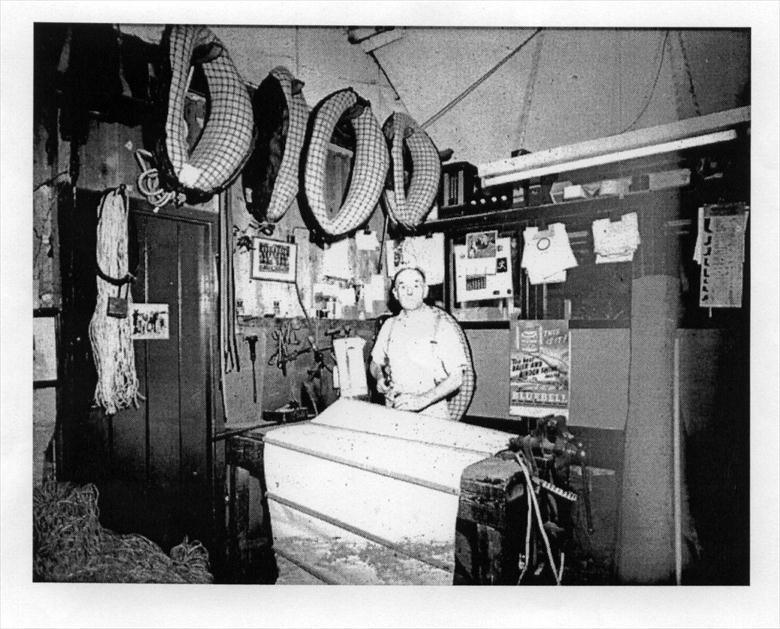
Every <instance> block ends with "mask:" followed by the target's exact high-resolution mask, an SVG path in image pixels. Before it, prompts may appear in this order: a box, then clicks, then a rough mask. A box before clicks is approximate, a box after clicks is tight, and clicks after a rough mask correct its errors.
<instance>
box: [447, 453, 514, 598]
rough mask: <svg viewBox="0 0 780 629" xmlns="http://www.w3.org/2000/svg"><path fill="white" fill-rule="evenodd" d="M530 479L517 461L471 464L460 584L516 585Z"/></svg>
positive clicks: (458, 547)
mask: <svg viewBox="0 0 780 629" xmlns="http://www.w3.org/2000/svg"><path fill="white" fill-rule="evenodd" d="M525 507H526V497H525V481H524V479H523V474H522V472H521V470H520V467H519V466H518V465H517V463H516V462H515V461H514V460H505V459H500V458H496V457H490V458H488V459H483V460H482V461H478V462H477V463H474V464H472V465H469V466H468V467H467V468H466V469H465V470H464V471H463V475H462V476H461V481H460V503H459V506H458V518H457V522H456V527H455V528H456V536H455V577H454V583H455V585H515V584H516V583H517V579H518V576H519V574H520V570H519V567H518V557H519V552H520V548H521V540H523V539H524V530H523V527H524V526H525V518H524V517H523V514H524V513H525V511H524V509H525Z"/></svg>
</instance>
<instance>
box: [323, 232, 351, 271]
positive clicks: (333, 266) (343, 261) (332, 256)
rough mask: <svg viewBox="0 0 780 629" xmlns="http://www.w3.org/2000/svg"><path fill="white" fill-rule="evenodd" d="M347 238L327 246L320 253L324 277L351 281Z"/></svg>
mask: <svg viewBox="0 0 780 629" xmlns="http://www.w3.org/2000/svg"><path fill="white" fill-rule="evenodd" d="M349 242H350V241H349V238H344V239H342V240H337V241H336V242H334V243H331V244H330V245H327V246H326V247H325V249H324V251H323V252H322V270H321V273H322V275H323V276H324V277H330V278H333V279H339V280H351V279H352V268H351V267H350V264H349Z"/></svg>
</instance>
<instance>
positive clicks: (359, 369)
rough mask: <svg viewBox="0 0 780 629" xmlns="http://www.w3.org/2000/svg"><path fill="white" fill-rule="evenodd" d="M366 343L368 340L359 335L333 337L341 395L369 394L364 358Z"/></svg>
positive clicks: (358, 395)
mask: <svg viewBox="0 0 780 629" xmlns="http://www.w3.org/2000/svg"><path fill="white" fill-rule="evenodd" d="M365 344H366V341H365V340H364V339H362V338H360V337H359V336H351V337H347V338H341V339H333V353H334V354H335V355H336V364H337V366H338V371H339V387H340V388H341V397H360V396H365V395H368V383H367V381H366V366H365V361H364V359H363V347H364V346H365ZM334 386H335V385H334Z"/></svg>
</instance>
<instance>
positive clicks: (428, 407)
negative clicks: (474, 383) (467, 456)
mask: <svg viewBox="0 0 780 629" xmlns="http://www.w3.org/2000/svg"><path fill="white" fill-rule="evenodd" d="M393 296H394V297H395V298H396V299H397V300H398V303H399V304H401V312H400V313H399V314H397V315H396V316H394V317H391V318H390V319H388V320H387V321H385V323H384V325H383V326H382V328H381V329H380V330H379V334H377V337H376V342H375V343H374V347H373V349H372V350H371V364H370V366H369V371H370V372H371V375H372V376H373V377H374V378H375V379H376V382H377V391H379V393H381V394H382V395H384V396H385V403H386V405H387V406H391V407H392V408H397V409H399V410H404V411H419V412H421V413H423V414H425V415H430V416H432V417H438V418H441V419H450V414H449V411H448V409H447V400H446V398H447V396H448V395H450V394H451V393H454V392H455V391H457V390H458V389H459V388H460V386H461V384H462V383H463V370H464V369H465V368H466V367H467V365H468V358H467V357H466V353H465V351H464V349H463V345H462V344H461V342H460V339H459V338H458V333H457V331H456V330H455V329H454V328H453V327H452V325H447V324H446V323H444V322H443V321H442V318H441V317H440V316H439V314H437V310H436V308H433V307H431V306H428V305H427V304H425V302H424V299H425V298H426V297H427V296H428V284H427V283H426V280H425V273H423V271H422V270H421V269H419V268H415V267H408V268H403V269H401V270H400V271H398V272H397V273H396V274H395V278H394V279H393Z"/></svg>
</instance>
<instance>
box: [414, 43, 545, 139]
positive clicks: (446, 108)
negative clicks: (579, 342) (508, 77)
mask: <svg viewBox="0 0 780 629" xmlns="http://www.w3.org/2000/svg"><path fill="white" fill-rule="evenodd" d="M541 32H542V29H541V28H537V29H536V30H535V31H534V32H533V33H531V35H529V36H528V38H527V39H526V40H525V41H523V43H522V44H520V45H519V46H518V47H517V48H515V49H514V50H513V51H512V52H510V53H509V54H508V55H507V56H506V57H504V58H503V59H501V61H499V62H498V63H497V64H496V65H494V66H493V67H492V68H490V70H488V71H487V72H486V73H485V74H483V75H482V76H481V77H479V78H478V79H477V80H476V81H474V82H473V83H472V84H471V85H469V86H468V87H467V88H466V89H465V90H463V91H462V92H461V93H460V94H458V96H456V97H455V98H453V99H452V100H451V101H450V102H449V103H447V104H446V105H445V106H444V107H442V108H441V109H440V110H439V111H437V112H436V113H435V114H433V115H432V116H431V117H430V118H428V120H426V121H425V122H423V123H422V124H421V125H420V126H421V127H422V128H423V129H425V128H426V127H429V126H431V125H432V124H433V123H434V122H436V121H437V120H438V119H439V118H441V117H442V116H443V115H444V114H446V113H447V112H448V111H449V110H450V109H452V108H453V107H455V105H457V104H458V103H459V102H460V101H462V100H463V99H464V98H466V96H468V95H469V94H471V92H473V91H474V90H475V89H477V88H478V87H479V86H480V85H482V84H483V83H484V82H485V81H487V80H488V79H489V78H490V77H491V76H493V74H495V73H496V72H497V71H498V69H499V68H500V67H501V66H503V65H504V64H505V63H506V62H507V61H509V60H510V59H511V58H512V57H514V56H515V55H516V54H517V53H518V52H520V51H521V50H522V49H523V48H524V47H525V45H526V44H527V43H528V42H529V41H531V40H532V39H533V38H534V37H536V36H537V35H538V34H539V33H541Z"/></svg>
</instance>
